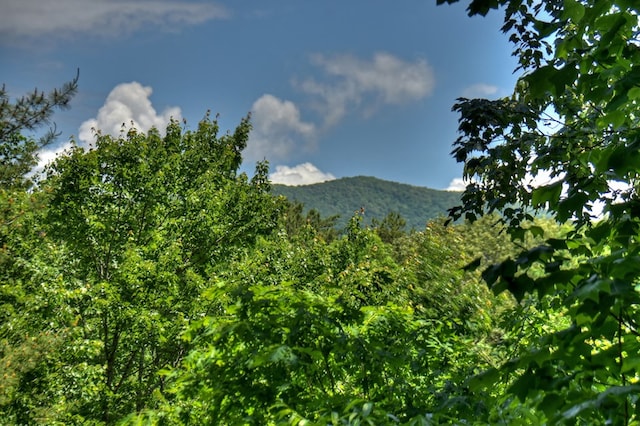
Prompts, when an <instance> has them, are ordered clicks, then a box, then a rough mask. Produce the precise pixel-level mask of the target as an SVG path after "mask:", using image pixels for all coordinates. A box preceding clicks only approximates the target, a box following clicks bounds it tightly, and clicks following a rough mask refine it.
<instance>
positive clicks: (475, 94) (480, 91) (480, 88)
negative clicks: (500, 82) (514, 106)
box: [462, 83, 498, 99]
mask: <svg viewBox="0 0 640 426" xmlns="http://www.w3.org/2000/svg"><path fill="white" fill-rule="evenodd" d="M496 93H498V87H497V86H493V85H491V84H486V83H478V84H474V85H471V86H469V87H467V88H466V89H464V90H463V91H462V97H464V98H470V99H473V98H488V97H490V96H493V95H495V94H496Z"/></svg>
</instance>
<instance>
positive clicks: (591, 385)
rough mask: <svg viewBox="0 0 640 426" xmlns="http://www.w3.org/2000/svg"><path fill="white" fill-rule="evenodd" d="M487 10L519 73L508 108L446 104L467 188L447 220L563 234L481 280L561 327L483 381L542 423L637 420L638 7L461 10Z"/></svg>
mask: <svg viewBox="0 0 640 426" xmlns="http://www.w3.org/2000/svg"><path fill="white" fill-rule="evenodd" d="M454 1H455V0H438V3H444V2H448V3H453V2H454ZM498 8H500V9H501V10H504V13H505V20H504V25H503V27H502V30H503V31H504V32H506V33H508V34H509V37H510V40H511V41H512V42H513V43H514V55H515V56H517V57H518V60H519V70H521V71H522V75H521V76H520V78H519V80H518V82H517V84H516V87H515V89H514V92H513V95H512V96H511V97H508V98H502V99H497V100H486V99H471V100H470V99H459V100H458V103H456V104H455V106H454V107H453V109H454V110H455V111H457V112H458V113H460V126H459V130H460V133H461V135H460V137H459V138H458V139H457V141H456V142H455V144H454V149H453V152H452V154H453V155H454V157H455V158H456V159H457V160H458V161H460V162H463V163H464V174H465V177H466V178H467V179H468V180H469V184H468V185H467V188H466V191H465V193H464V195H463V197H462V205H461V206H460V207H458V208H454V209H452V210H451V212H450V213H451V216H452V218H454V219H455V218H459V217H466V218H468V219H470V220H475V219H477V218H478V217H480V216H481V215H483V214H484V213H485V212H487V211H488V212H492V211H499V212H500V213H501V215H502V218H503V219H502V220H503V222H504V223H505V224H506V225H507V229H508V232H510V234H511V235H512V237H513V238H514V239H524V236H525V234H527V233H532V232H533V233H538V232H539V229H537V228H535V227H530V226H528V222H530V220H531V219H532V217H533V214H534V213H535V212H536V211H544V212H547V213H548V214H550V215H551V216H552V217H553V218H554V219H555V220H557V221H558V222H561V223H562V222H564V221H571V222H572V224H573V226H574V228H573V230H572V231H571V232H569V233H568V234H567V235H566V236H565V237H563V238H560V239H549V240H548V241H547V242H546V243H545V244H542V245H540V246H538V247H535V248H533V249H530V250H526V251H523V252H522V254H520V255H519V256H516V257H515V258H513V259H508V260H506V261H504V262H502V263H500V264H498V265H494V266H492V267H489V268H488V269H486V270H485V272H484V273H483V276H484V278H485V279H486V281H487V282H488V284H489V285H490V286H491V287H492V288H493V290H494V291H495V292H501V291H504V290H509V291H511V292H512V293H513V294H514V295H515V296H516V297H517V298H518V300H522V299H523V298H525V297H527V295H534V296H535V297H536V298H538V299H539V300H541V301H543V300H547V299H548V298H554V297H555V298H559V300H560V306H561V310H562V311H563V312H564V315H565V317H566V318H568V319H569V324H568V325H567V326H566V327H561V328H562V329H561V330H555V328H554V327H552V328H551V330H550V331H549V332H548V333H546V335H545V336H543V337H542V338H541V339H540V340H539V341H537V342H535V344H533V345H532V346H531V347H529V348H527V350H525V351H524V352H523V353H521V354H519V356H518V357H516V358H514V359H513V360H511V361H510V362H509V363H507V364H506V365H505V366H504V367H503V368H501V369H500V370H496V371H492V372H490V373H488V374H487V375H485V376H484V379H487V381H488V382H491V380H488V378H491V379H498V378H502V379H503V380H509V381H510V382H509V383H510V384H511V386H510V389H509V391H510V394H511V395H513V396H517V397H518V398H519V399H520V400H522V401H525V402H527V403H529V404H531V405H532V406H533V407H538V408H539V409H540V410H541V412H542V413H543V414H544V416H546V417H547V421H549V422H551V423H559V422H576V421H578V422H585V423H589V424H594V423H611V424H628V423H629V422H631V421H637V420H638V415H639V414H638V413H639V411H640V404H639V402H638V398H637V394H638V391H640V386H639V385H638V384H637V379H638V376H639V375H640V370H639V369H638V365H640V359H639V358H638V353H639V350H640V344H639V343H638V337H639V336H640V324H638V321H637V318H638V314H640V312H639V311H638V306H639V305H640V295H639V294H638V287H637V285H638V283H639V282H640V268H639V267H638V265H640V262H638V260H639V259H640V257H639V255H640V243H639V241H640V240H639V238H638V236H639V235H640V221H639V220H638V212H640V210H639V208H638V206H640V198H639V194H638V188H639V187H638V182H639V180H638V179H639V177H640V149H639V148H640V145H639V141H640V127H639V126H638V124H639V120H640V108H639V100H640V65H638V64H640V44H639V43H640V38H639V34H640V27H639V24H638V15H639V12H640V4H639V3H638V2H636V1H631V0H564V1H555V0H546V1H540V2H533V1H522V0H473V1H471V2H470V4H469V7H468V12H469V14H470V15H476V14H481V15H485V14H486V13H488V12H489V11H490V10H491V9H498ZM541 173H546V174H548V176H549V180H548V182H547V183H545V184H543V185H540V186H535V185H533V184H532V183H531V180H532V176H535V175H538V174H541ZM599 211H601V212H602V213H599ZM540 272H541V273H540ZM506 377H509V379H507V378H506ZM480 382H482V380H478V381H477V382H476V383H480Z"/></svg>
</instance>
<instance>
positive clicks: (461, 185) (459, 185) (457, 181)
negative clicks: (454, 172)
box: [445, 178, 468, 191]
mask: <svg viewBox="0 0 640 426" xmlns="http://www.w3.org/2000/svg"><path fill="white" fill-rule="evenodd" d="M467 184H468V182H467V181H465V180H464V179H463V178H454V179H452V180H451V182H449V186H447V188H446V189H445V191H464V190H465V189H466V188H467Z"/></svg>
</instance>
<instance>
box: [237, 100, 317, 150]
mask: <svg viewBox="0 0 640 426" xmlns="http://www.w3.org/2000/svg"><path fill="white" fill-rule="evenodd" d="M251 123H252V126H253V131H252V132H251V135H250V137H249V142H248V144H247V149H246V150H245V152H244V157H245V159H247V160H249V161H256V160H262V159H264V158H266V159H268V160H270V161H281V160H284V159H287V158H288V157H289V155H290V154H291V153H292V152H293V151H294V150H296V149H303V150H304V149H308V148H309V146H310V145H312V144H313V142H314V139H315V133H316V128H315V125H314V124H313V123H308V122H305V121H303V120H302V118H301V116H300V110H299V109H298V107H297V106H296V105H295V104H294V103H293V102H291V101H287V100H282V99H279V98H277V97H275V96H273V95H269V94H266V95H263V96H261V97H260V98H259V99H258V100H256V101H255V102H254V103H253V106H252V107H251Z"/></svg>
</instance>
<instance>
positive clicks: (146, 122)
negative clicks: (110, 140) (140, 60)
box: [78, 81, 182, 145]
mask: <svg viewBox="0 0 640 426" xmlns="http://www.w3.org/2000/svg"><path fill="white" fill-rule="evenodd" d="M151 93H153V89H152V88H151V87H149V86H143V85H141V84H140V83H138V82H135V81H134V82H131V83H121V84H118V85H117V86H116V87H114V88H113V90H111V93H109V96H107V99H106V101H105V103H104V105H103V106H102V107H101V108H100V110H98V116H97V117H95V118H91V119H89V120H87V121H85V122H84V123H82V124H81V125H80V130H79V134H78V137H79V139H80V141H81V142H82V143H83V144H86V145H89V144H91V142H93V140H94V139H95V135H94V132H93V130H92V129H96V130H100V131H101V132H102V133H103V134H109V135H112V136H118V135H120V133H121V132H122V130H123V125H124V128H125V129H128V128H130V127H131V123H133V127H134V128H136V129H137V130H140V131H142V132H147V131H148V130H149V129H151V128H152V127H155V128H157V129H158V130H159V131H160V133H161V134H164V131H165V128H166V126H167V124H168V123H169V120H170V119H171V118H173V119H176V120H179V119H180V118H181V116H182V113H181V111H180V108H178V107H172V108H167V109H165V110H164V111H163V112H162V113H160V114H158V113H157V112H156V110H155V108H154V107H153V105H152V104H151V100H150V99H149V96H151Z"/></svg>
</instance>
